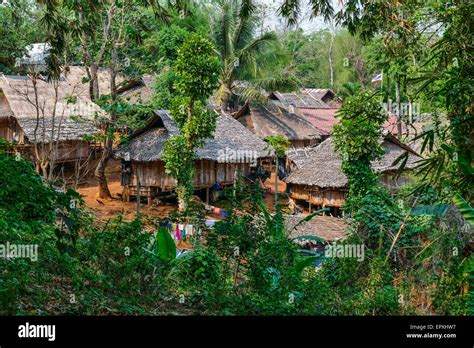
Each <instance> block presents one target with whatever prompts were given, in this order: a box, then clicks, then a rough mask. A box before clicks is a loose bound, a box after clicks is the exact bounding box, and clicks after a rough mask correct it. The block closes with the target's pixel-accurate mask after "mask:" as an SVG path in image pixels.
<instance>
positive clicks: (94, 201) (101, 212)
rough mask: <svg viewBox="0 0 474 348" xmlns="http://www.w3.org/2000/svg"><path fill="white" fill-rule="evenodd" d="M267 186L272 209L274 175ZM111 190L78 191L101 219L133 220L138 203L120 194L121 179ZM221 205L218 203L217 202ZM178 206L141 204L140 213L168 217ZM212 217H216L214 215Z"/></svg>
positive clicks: (282, 188)
mask: <svg viewBox="0 0 474 348" xmlns="http://www.w3.org/2000/svg"><path fill="white" fill-rule="evenodd" d="M265 186H266V187H267V188H268V189H269V191H267V195H266V197H265V199H264V202H265V205H266V206H267V208H268V209H269V210H270V211H271V210H273V206H274V176H272V178H270V179H268V180H266V182H265ZM285 188H286V185H285V183H284V182H282V181H279V182H278V190H279V192H284V191H285ZM109 190H110V193H111V194H112V197H113V199H111V200H106V199H99V198H98V192H99V191H98V187H97V186H89V187H81V188H78V189H77V191H78V192H79V193H80V194H81V196H82V198H83V199H84V202H85V204H86V206H87V207H88V208H89V209H90V210H91V211H92V212H93V213H94V214H95V216H96V218H97V219H98V220H100V221H107V220H109V219H110V218H113V217H115V216H117V215H119V214H123V215H124V219H125V220H127V221H131V220H133V219H134V218H135V216H136V213H137V203H136V201H134V200H132V201H131V202H124V201H122V199H121V197H120V194H121V193H122V186H121V185H120V181H110V182H109ZM279 202H280V203H282V204H285V203H286V202H287V198H286V195H284V194H280V196H279ZM215 205H216V206H219V204H218V203H216V204H215ZM177 209H178V206H177V205H176V204H175V203H172V202H163V203H161V204H159V205H158V206H149V205H147V204H146V203H144V202H143V203H141V204H140V213H141V214H146V215H149V216H157V217H166V216H167V215H168V213H169V212H170V211H173V210H177ZM209 217H210V218H216V217H215V216H213V215H210V216H209Z"/></svg>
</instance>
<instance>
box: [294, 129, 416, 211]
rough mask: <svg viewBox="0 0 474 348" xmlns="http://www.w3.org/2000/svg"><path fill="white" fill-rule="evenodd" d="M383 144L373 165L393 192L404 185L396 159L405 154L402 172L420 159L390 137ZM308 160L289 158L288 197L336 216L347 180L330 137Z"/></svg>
mask: <svg viewBox="0 0 474 348" xmlns="http://www.w3.org/2000/svg"><path fill="white" fill-rule="evenodd" d="M381 141H382V145H383V147H384V148H385V154H384V155H383V157H382V158H381V159H380V160H378V161H375V162H373V163H372V168H373V169H374V171H375V172H376V173H379V174H381V182H382V184H384V185H385V186H386V187H388V188H389V189H391V190H396V189H397V188H398V187H400V186H401V185H403V184H405V183H406V182H407V180H408V179H407V177H406V176H405V175H402V176H400V177H399V178H395V174H396V172H397V170H398V166H394V165H393V163H394V162H395V160H396V159H397V158H398V157H399V156H401V155H402V154H403V153H404V152H408V159H407V163H406V166H405V170H411V169H413V168H414V167H415V162H416V161H418V160H419V159H420V157H419V156H418V154H417V153H416V152H414V151H413V150H412V149H411V148H410V147H408V146H407V145H404V144H402V143H401V142H400V141H399V140H398V139H397V138H395V137H394V136H392V135H391V134H387V135H386V136H384V138H383V140H381ZM306 154H307V155H308V157H306V158H305V159H302V156H301V154H299V155H298V156H293V157H290V160H294V162H295V163H296V167H297V169H295V170H294V171H293V172H292V173H291V174H290V175H289V176H288V177H287V178H286V179H285V181H286V183H287V185H288V186H289V191H290V196H291V198H293V199H295V200H300V201H305V202H307V203H308V204H309V209H310V211H311V209H312V208H313V209H314V210H316V209H320V208H326V207H329V208H333V210H334V211H333V212H332V213H333V214H334V215H338V213H339V212H340V211H339V209H340V208H341V207H342V206H343V205H344V203H345V199H346V195H347V184H348V181H347V177H346V176H345V174H344V173H343V172H342V168H341V166H342V160H341V158H340V157H339V154H337V153H336V151H335V150H334V147H333V143H332V138H328V139H326V140H325V141H323V142H322V143H321V144H319V145H318V146H316V147H314V148H311V149H309V150H308V152H306Z"/></svg>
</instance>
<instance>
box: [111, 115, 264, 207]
mask: <svg viewBox="0 0 474 348" xmlns="http://www.w3.org/2000/svg"><path fill="white" fill-rule="evenodd" d="M178 132H179V131H178V129H177V128H176V126H175V123H174V120H173V119H172V118H171V116H170V114H169V112H168V111H156V115H155V116H153V117H152V118H151V119H150V120H149V121H148V123H147V124H146V125H145V126H144V127H143V128H141V129H139V130H137V131H135V132H134V133H133V134H132V135H131V136H130V137H129V139H128V142H127V144H125V145H122V146H120V147H119V148H118V149H117V150H116V152H115V157H116V158H119V159H122V162H123V163H124V174H123V179H122V185H123V186H124V193H125V196H137V192H138V191H139V194H140V197H147V198H148V202H149V203H151V201H152V199H153V198H154V197H158V196H160V195H162V194H165V193H167V192H170V191H172V190H173V189H174V188H175V186H176V181H175V179H174V178H172V177H170V176H169V175H167V174H166V172H165V162H164V161H162V155H163V149H164V147H165V143H166V141H167V140H168V139H169V138H170V137H172V136H174V135H177V134H178ZM196 155H197V158H198V159H197V160H196V161H195V177H194V187H195V189H203V188H206V189H209V188H210V187H212V186H213V185H215V184H220V185H228V184H233V183H234V181H235V180H236V179H237V176H238V174H239V173H240V174H242V175H246V174H249V173H250V171H251V166H254V165H256V164H257V163H258V161H259V160H260V159H262V158H265V157H268V156H269V152H268V150H267V144H266V143H265V142H264V141H263V140H261V139H259V138H258V137H257V136H255V135H254V134H253V133H251V132H250V131H249V130H247V129H246V128H245V127H244V126H242V125H241V124H240V123H239V122H238V121H236V120H235V119H233V118H232V117H230V116H227V115H225V114H220V115H219V116H218V119H217V125H216V130H215V132H214V138H213V139H208V140H207V141H206V143H205V146H204V147H203V148H199V149H197V150H196ZM126 191H128V192H126ZM207 193H208V191H207Z"/></svg>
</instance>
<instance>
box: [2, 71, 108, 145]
mask: <svg viewBox="0 0 474 348" xmlns="http://www.w3.org/2000/svg"><path fill="white" fill-rule="evenodd" d="M56 83H57V84H58V85H57V88H55V86H54V84H53V83H50V82H47V81H45V80H42V79H37V80H36V94H37V95H35V88H34V85H33V80H32V79H31V78H30V77H28V76H5V75H0V93H1V97H0V104H1V105H2V106H1V108H0V111H1V113H0V122H2V123H5V124H10V123H12V122H13V123H14V125H11V124H10V126H18V127H19V129H18V131H20V133H21V138H22V139H18V140H19V142H20V143H22V142H24V143H26V142H29V143H34V142H50V141H51V140H54V141H66V140H81V139H82V138H83V136H84V135H87V134H94V133H97V132H98V130H97V129H96V128H95V127H94V126H93V124H94V121H96V120H97V119H98V118H100V117H103V116H104V115H105V113H104V111H103V110H102V109H100V107H99V106H97V105H96V104H94V103H92V102H91V101H89V100H87V99H86V98H83V97H81V96H80V95H78V94H77V93H76V92H75V89H74V88H73V87H72V86H71V85H70V84H69V83H68V82H67V81H65V80H60V81H58V82H56ZM36 98H37V99H36ZM38 120H39V122H38ZM37 125H38V127H37ZM6 126H7V125H6ZM35 129H36V132H35Z"/></svg>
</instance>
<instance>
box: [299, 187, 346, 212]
mask: <svg viewBox="0 0 474 348" xmlns="http://www.w3.org/2000/svg"><path fill="white" fill-rule="evenodd" d="M291 198H293V199H301V200H304V201H307V202H308V203H311V204H313V205H315V206H321V207H338V208H340V207H342V206H343V205H344V203H345V198H346V190H343V189H342V190H336V189H319V188H317V187H313V186H306V185H295V184H293V185H292V186H291Z"/></svg>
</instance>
